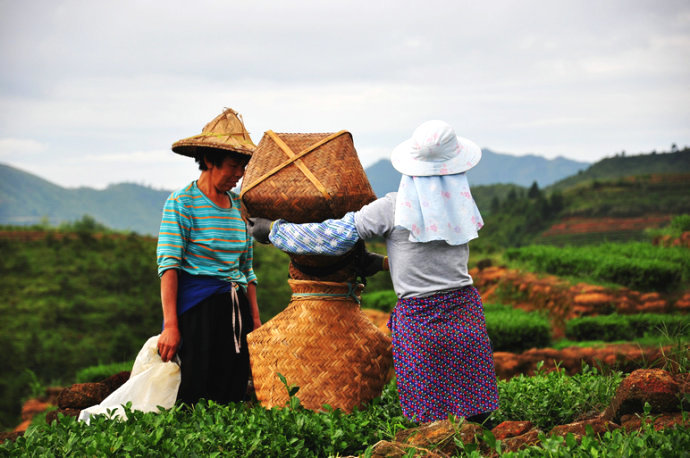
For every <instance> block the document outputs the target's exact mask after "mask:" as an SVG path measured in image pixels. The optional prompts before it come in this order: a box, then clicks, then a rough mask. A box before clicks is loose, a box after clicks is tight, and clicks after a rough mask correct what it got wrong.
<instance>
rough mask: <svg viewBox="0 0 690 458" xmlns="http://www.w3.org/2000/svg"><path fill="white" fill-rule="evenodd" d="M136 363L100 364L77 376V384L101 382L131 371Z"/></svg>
mask: <svg viewBox="0 0 690 458" xmlns="http://www.w3.org/2000/svg"><path fill="white" fill-rule="evenodd" d="M133 365H134V361H125V362H122V363H111V364H99V365H97V366H89V367H87V368H84V369H81V370H79V371H78V372H77V374H76V375H75V377H74V378H75V381H76V383H88V382H100V381H101V380H103V379H106V378H108V377H110V376H111V375H113V374H117V373H118V372H125V371H131V370H132V366H133Z"/></svg>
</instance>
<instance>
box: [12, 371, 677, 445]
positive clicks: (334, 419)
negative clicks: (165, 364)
mask: <svg viewBox="0 0 690 458" xmlns="http://www.w3.org/2000/svg"><path fill="white" fill-rule="evenodd" d="M620 380H621V375H620V373H614V374H613V375H611V376H602V375H601V374H599V373H597V372H596V371H595V370H594V369H590V368H584V369H583V371H582V373H581V374H578V375H575V376H572V377H571V376H567V375H565V374H564V373H562V372H552V373H549V374H544V373H541V372H540V373H538V374H537V375H536V376H535V377H524V376H518V377H514V378H512V379H511V380H508V381H499V382H498V389H499V396H500V408H499V410H498V411H496V412H494V413H492V414H491V415H490V416H489V418H488V419H487V421H486V422H485V424H484V426H485V427H486V428H491V427H493V426H495V425H497V424H498V423H500V422H501V421H505V420H519V421H524V420H527V421H531V422H532V423H534V424H535V425H537V426H539V427H540V428H541V429H542V430H544V431H548V430H549V429H550V428H552V427H553V426H555V425H558V424H564V423H569V422H572V421H575V419H576V418H578V417H580V416H581V415H583V414H586V413H589V412H591V411H592V410H601V409H603V407H604V406H605V405H607V404H608V403H609V402H610V400H611V398H612V396H613V393H614V392H615V389H616V387H617V386H618V384H619V383H620ZM298 398H299V391H298V392H297V395H296V397H292V398H291V400H290V402H289V404H288V406H287V407H286V408H273V409H270V410H268V409H265V408H263V407H261V406H258V405H252V404H251V403H244V404H229V405H219V404H215V403H213V402H205V401H201V402H199V403H198V404H196V405H195V406H193V407H191V408H190V407H184V406H179V405H178V406H175V407H174V408H172V409H170V410H168V411H161V412H160V413H157V414H154V413H142V412H138V411H134V412H132V411H128V413H127V415H128V417H129V418H128V420H127V421H117V420H108V419H106V418H105V416H96V417H93V418H92V419H91V424H90V425H88V426H87V425H86V424H84V423H80V422H77V421H76V420H75V419H74V418H73V417H63V418H61V419H60V421H59V422H54V423H53V424H52V425H50V426H48V425H45V424H44V423H42V424H34V425H32V426H31V427H30V428H29V430H28V431H27V432H26V434H25V435H24V436H23V437H20V438H18V439H17V440H16V441H7V442H5V443H3V444H0V456H5V455H7V456H71V455H75V456H113V455H123V456H258V457H263V456H295V457H303V456H306V457H310V456H347V455H358V456H361V455H365V456H366V455H367V453H370V451H371V446H373V445H374V444H376V443H377V442H378V441H380V440H390V439H392V438H393V437H394V436H395V434H396V433H397V432H398V431H400V430H402V429H407V428H411V427H413V426H416V425H415V424H414V423H412V422H410V421H409V420H406V419H405V418H404V417H403V416H402V412H401V408H400V405H399V401H398V396H397V392H396V385H395V382H394V381H392V382H390V383H389V384H388V385H386V387H385V388H384V390H383V393H382V395H381V396H380V397H378V398H376V399H374V400H373V401H372V402H371V403H370V404H369V405H367V406H365V407H363V408H362V409H361V410H355V411H354V412H352V413H351V414H345V413H343V412H342V411H339V410H333V409H330V408H326V409H325V410H324V411H323V412H313V411H310V410H306V409H304V408H303V407H301V406H300V404H299V399H298ZM627 437H628V436H625V438H613V439H612V440H616V441H621V440H627V439H626V438H627ZM664 437H666V436H665V435H664ZM669 437H670V439H663V438H662V437H659V438H656V439H658V440H660V441H662V442H663V441H664V440H667V441H668V440H670V441H672V443H673V444H681V443H684V442H682V441H681V440H680V439H678V438H677V437H676V436H675V435H674V434H671V435H669ZM679 441H680V442H679ZM663 443H664V444H665V443H666V442H663ZM553 444H554V443H553V441H551V440H550V439H547V440H546V447H552V446H553ZM569 446H570V447H574V445H572V444H571V445H569ZM592 446H595V445H594V443H592ZM664 446H665V445H664ZM600 447H604V448H606V447H607V446H606V445H605V444H604V445H601V446H600ZM535 450H536V449H535ZM521 453H522V452H521ZM529 453H536V452H535V451H531V452H529ZM524 456H530V455H524Z"/></svg>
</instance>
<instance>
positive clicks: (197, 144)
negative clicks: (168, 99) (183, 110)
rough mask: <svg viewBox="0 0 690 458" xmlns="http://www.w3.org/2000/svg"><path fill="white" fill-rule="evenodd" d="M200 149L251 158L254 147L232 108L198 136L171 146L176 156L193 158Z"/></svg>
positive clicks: (240, 118) (237, 114)
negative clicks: (215, 150)
mask: <svg viewBox="0 0 690 458" xmlns="http://www.w3.org/2000/svg"><path fill="white" fill-rule="evenodd" d="M200 148H215V149H222V150H226V151H233V152H235V153H239V154H244V155H246V156H251V155H252V153H254V150H255V149H256V145H255V144H254V142H252V139H251V138H250V137H249V132H248V131H247V129H246V128H245V127H244V122H243V121H242V116H241V115H240V114H239V113H237V112H236V111H235V110H233V109H232V108H226V109H225V110H224V111H223V112H222V113H221V114H219V115H218V116H216V117H215V118H214V119H213V120H212V121H211V122H209V123H208V124H206V126H204V128H203V130H202V131H201V133H200V134H199V135H194V136H192V137H188V138H183V139H182V140H178V141H176V142H175V143H173V145H172V150H173V151H174V152H176V153H178V154H183V155H185V156H191V157H194V154H195V153H196V152H197V151H198V150H199V149H200Z"/></svg>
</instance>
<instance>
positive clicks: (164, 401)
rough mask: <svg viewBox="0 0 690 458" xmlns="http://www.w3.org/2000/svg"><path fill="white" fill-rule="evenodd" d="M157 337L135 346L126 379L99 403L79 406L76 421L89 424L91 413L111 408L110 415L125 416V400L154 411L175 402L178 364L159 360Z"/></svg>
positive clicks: (106, 411)
mask: <svg viewBox="0 0 690 458" xmlns="http://www.w3.org/2000/svg"><path fill="white" fill-rule="evenodd" d="M158 337H159V336H153V337H151V338H150V339H149V340H147V341H146V343H145V344H144V346H143V347H142V349H141V350H139V354H138V355H137V358H136V360H135V361H134V365H133V366H132V372H131V374H130V376H129V380H127V381H126V382H125V383H124V384H123V385H122V386H121V387H120V388H118V389H117V390H115V391H114V392H112V393H111V394H110V396H108V397H107V398H105V399H104V400H103V402H101V403H100V404H97V405H95V406H92V407H89V408H87V409H84V410H82V411H81V413H80V414H79V420H80V421H84V422H86V424H89V420H90V418H91V416H92V415H97V414H107V413H108V410H113V409H115V412H114V413H113V416H112V418H122V419H127V416H126V415H125V412H124V409H122V405H123V404H126V403H128V402H131V403H132V410H141V411H143V412H158V406H161V407H164V408H166V409H169V408H171V407H172V406H173V405H174V404H175V400H176V399H177V390H178V389H179V388H180V366H179V364H178V363H176V362H173V361H168V362H167V363H164V362H163V360H162V359H161V357H160V355H158V346H157V343H158Z"/></svg>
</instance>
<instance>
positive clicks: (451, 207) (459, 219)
mask: <svg viewBox="0 0 690 458" xmlns="http://www.w3.org/2000/svg"><path fill="white" fill-rule="evenodd" d="M395 225H396V226H401V227H404V228H405V229H407V230H408V231H410V241H411V242H429V241H432V240H444V241H446V242H447V243H448V244H449V245H462V244H464V243H467V242H469V241H470V240H472V239H475V238H477V237H478V234H477V231H478V230H479V229H481V228H482V226H483V225H484V221H483V220H482V216H481V214H480V213H479V209H478V208H477V205H476V204H475V203H474V199H473V198H472V194H471V193H470V185H469V183H468V182H467V176H466V175H465V174H464V173H459V174H456V175H442V176H428V177H412V176H408V175H403V176H402V179H401V180H400V187H399V189H398V195H397V200H396V206H395Z"/></svg>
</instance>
